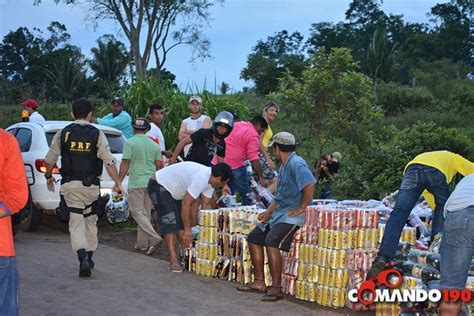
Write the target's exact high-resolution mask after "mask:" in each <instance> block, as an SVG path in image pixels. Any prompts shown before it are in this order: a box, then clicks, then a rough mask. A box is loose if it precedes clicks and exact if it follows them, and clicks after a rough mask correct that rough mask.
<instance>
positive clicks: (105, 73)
mask: <svg viewBox="0 0 474 316" xmlns="http://www.w3.org/2000/svg"><path fill="white" fill-rule="evenodd" d="M97 44H98V47H94V48H92V49H91V52H92V55H93V58H92V59H91V60H89V65H90V67H91V69H92V71H94V73H95V75H94V76H95V78H96V79H99V80H102V81H103V82H104V84H105V86H106V89H107V92H108V93H109V94H110V92H112V90H113V88H114V87H115V86H116V85H118V83H119V81H120V79H121V78H122V77H123V76H124V73H125V69H126V68H127V65H128V63H129V56H128V55H129V54H128V52H127V50H126V48H125V45H124V44H123V43H122V42H120V41H117V40H116V39H115V38H114V36H113V35H104V36H102V37H100V38H99V39H98V40H97Z"/></svg>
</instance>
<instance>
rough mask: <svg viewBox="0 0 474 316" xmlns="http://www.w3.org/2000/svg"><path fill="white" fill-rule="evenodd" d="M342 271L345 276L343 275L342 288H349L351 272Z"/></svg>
mask: <svg viewBox="0 0 474 316" xmlns="http://www.w3.org/2000/svg"><path fill="white" fill-rule="evenodd" d="M342 271H343V274H342V287H343V288H347V286H348V285H349V270H347V269H344V270H342Z"/></svg>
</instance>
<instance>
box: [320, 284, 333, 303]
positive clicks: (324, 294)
mask: <svg viewBox="0 0 474 316" xmlns="http://www.w3.org/2000/svg"><path fill="white" fill-rule="evenodd" d="M328 298H329V299H328ZM330 300H331V299H330V292H329V287H328V286H326V285H324V286H323V289H322V294H321V305H322V306H328V301H329V302H330Z"/></svg>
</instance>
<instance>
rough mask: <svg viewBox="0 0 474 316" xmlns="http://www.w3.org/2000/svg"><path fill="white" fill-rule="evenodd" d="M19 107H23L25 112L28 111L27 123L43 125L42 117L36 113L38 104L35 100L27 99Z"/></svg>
mask: <svg viewBox="0 0 474 316" xmlns="http://www.w3.org/2000/svg"><path fill="white" fill-rule="evenodd" d="M21 106H24V107H25V110H26V111H28V114H29V120H28V121H29V122H31V123H38V124H43V123H44V122H45V121H46V120H45V119H44V117H43V115H41V114H39V113H38V111H37V109H38V102H36V100H34V99H28V100H26V101H25V102H23V103H21Z"/></svg>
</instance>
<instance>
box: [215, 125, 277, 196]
mask: <svg viewBox="0 0 474 316" xmlns="http://www.w3.org/2000/svg"><path fill="white" fill-rule="evenodd" d="M267 128H268V123H267V121H265V119H264V118H263V117H262V116H256V117H254V118H253V119H252V120H251V121H250V122H236V123H235V124H234V128H233V130H232V132H231V133H230V135H229V136H227V138H226V139H225V144H226V150H225V158H224V162H225V163H226V164H228V165H229V166H230V167H231V168H232V172H233V174H234V180H233V181H232V182H229V187H230V190H231V191H232V193H239V195H240V198H241V200H242V205H249V201H248V199H247V194H248V193H249V192H250V186H249V179H248V176H247V170H246V169H247V168H246V166H245V160H250V162H251V164H252V167H253V169H254V170H255V173H256V174H257V177H258V180H259V182H260V184H261V185H264V184H265V182H266V181H265V179H264V178H263V175H262V172H261V170H260V163H259V160H258V151H259V146H260V134H262V133H263V132H264V131H265V130H266V129H267ZM264 186H266V185H264Z"/></svg>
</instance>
